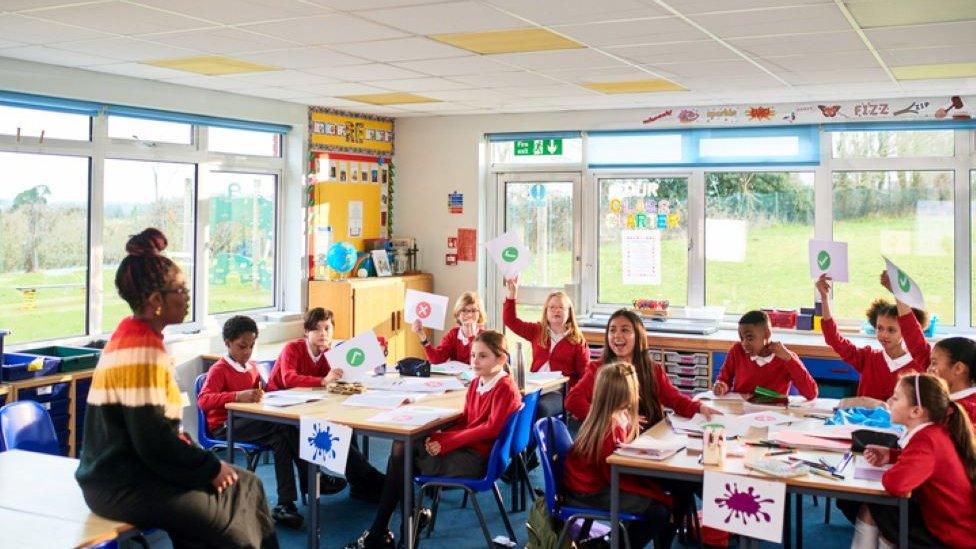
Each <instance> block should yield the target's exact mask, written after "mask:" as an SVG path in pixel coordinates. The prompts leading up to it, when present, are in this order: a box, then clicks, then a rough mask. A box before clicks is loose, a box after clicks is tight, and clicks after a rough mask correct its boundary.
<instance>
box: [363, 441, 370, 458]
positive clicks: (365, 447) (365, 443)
mask: <svg viewBox="0 0 976 549" xmlns="http://www.w3.org/2000/svg"><path fill="white" fill-rule="evenodd" d="M363 457H365V458H366V460H367V461H369V437H368V436H366V435H363Z"/></svg>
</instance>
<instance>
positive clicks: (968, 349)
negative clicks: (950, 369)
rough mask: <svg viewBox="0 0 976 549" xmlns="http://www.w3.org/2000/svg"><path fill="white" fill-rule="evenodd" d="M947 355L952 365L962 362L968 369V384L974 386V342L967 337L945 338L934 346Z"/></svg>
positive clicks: (975, 364) (975, 354) (975, 344)
mask: <svg viewBox="0 0 976 549" xmlns="http://www.w3.org/2000/svg"><path fill="white" fill-rule="evenodd" d="M935 346H936V347H938V348H939V349H942V350H943V351H945V352H946V354H947V355H949V361H950V362H951V363H952V364H955V363H956V362H962V363H963V364H965V365H966V367H967V368H969V384H970V385H973V384H976V341H973V340H971V339H969V338H968V337H947V338H945V339H942V340H939V342H938V343H936V344H935Z"/></svg>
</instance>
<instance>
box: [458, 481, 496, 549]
mask: <svg viewBox="0 0 976 549" xmlns="http://www.w3.org/2000/svg"><path fill="white" fill-rule="evenodd" d="M464 492H465V494H470V495H471V503H472V504H473V505H472V506H473V507H474V512H475V513H477V514H478V522H480V523H481V532H482V533H484V535H485V543H487V544H488V545H487V546H488V547H491V546H492V545H494V544H495V542H493V541H491V532H489V531H488V523H487V522H485V515H484V513H482V512H481V505H480V504H479V503H478V495H477V494H475V493H474V492H472V491H470V490H469V489H467V488H465V489H464Z"/></svg>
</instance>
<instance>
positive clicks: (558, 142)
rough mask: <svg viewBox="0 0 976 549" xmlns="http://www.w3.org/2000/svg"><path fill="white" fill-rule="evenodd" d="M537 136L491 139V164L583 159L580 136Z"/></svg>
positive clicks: (563, 161) (563, 162)
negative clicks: (516, 138)
mask: <svg viewBox="0 0 976 549" xmlns="http://www.w3.org/2000/svg"><path fill="white" fill-rule="evenodd" d="M577 135H579V134H577ZM539 137H540V138H538V139H537V138H535V137H533V136H527V137H526V138H525V139H518V140H506V141H492V142H491V162H492V164H568V163H573V162H580V161H581V160H582V159H583V140H582V139H581V138H579V137H544V136H539Z"/></svg>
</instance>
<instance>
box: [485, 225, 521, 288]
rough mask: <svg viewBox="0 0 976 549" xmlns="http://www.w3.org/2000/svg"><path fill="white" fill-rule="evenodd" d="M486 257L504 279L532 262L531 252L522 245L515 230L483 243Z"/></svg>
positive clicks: (517, 272)
mask: <svg viewBox="0 0 976 549" xmlns="http://www.w3.org/2000/svg"><path fill="white" fill-rule="evenodd" d="M485 247H486V248H487V249H488V256H489V257H491V259H492V260H493V261H494V262H495V265H497V266H498V270H499V271H501V273H502V276H504V277H513V276H515V275H517V274H519V273H520V272H522V270H523V269H525V268H526V267H528V265H529V263H531V262H532V252H531V251H530V250H529V249H528V248H527V247H526V246H525V244H523V243H522V240H521V239H520V238H519V236H518V234H517V233H516V232H515V229H512V230H509V231H508V232H506V233H505V234H503V235H501V236H499V237H496V238H493V239H491V240H489V241H488V242H486V243H485Z"/></svg>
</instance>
